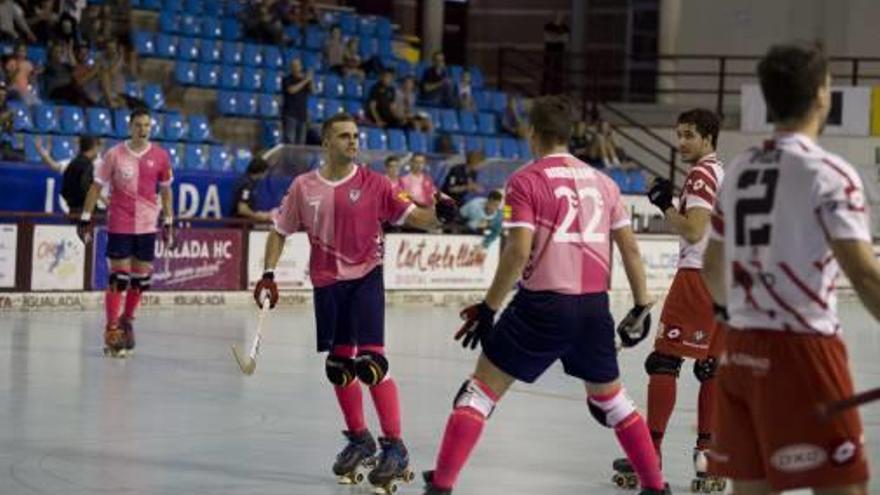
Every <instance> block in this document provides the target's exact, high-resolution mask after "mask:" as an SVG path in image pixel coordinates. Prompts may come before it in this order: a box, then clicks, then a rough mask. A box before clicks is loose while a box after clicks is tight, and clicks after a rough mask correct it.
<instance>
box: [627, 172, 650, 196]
mask: <svg viewBox="0 0 880 495" xmlns="http://www.w3.org/2000/svg"><path fill="white" fill-rule="evenodd" d="M626 175H627V182H628V183H629V193H630V194H645V192H646V191H647V187H648V185H647V181H646V180H645V174H644V173H642V171H641V170H638V169H633V170H630V171H629V172H627V174H626Z"/></svg>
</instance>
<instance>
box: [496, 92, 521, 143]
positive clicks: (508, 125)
mask: <svg viewBox="0 0 880 495" xmlns="http://www.w3.org/2000/svg"><path fill="white" fill-rule="evenodd" d="M525 129H526V122H525V119H524V118H523V116H522V115H521V114H520V111H519V105H518V99H517V98H516V97H515V96H514V95H509V96H508V97H507V105H506V106H505V107H504V114H502V115H501V130H502V131H504V132H506V133H507V134H510V135H511V136H513V137H516V138H524V137H525Z"/></svg>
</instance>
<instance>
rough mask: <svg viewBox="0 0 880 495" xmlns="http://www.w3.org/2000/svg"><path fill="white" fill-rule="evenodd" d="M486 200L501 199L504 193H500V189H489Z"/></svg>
mask: <svg viewBox="0 0 880 495" xmlns="http://www.w3.org/2000/svg"><path fill="white" fill-rule="evenodd" d="M486 199H487V200H488V201H501V200H502V199H504V195H502V194H501V191H496V190H492V191H489V195H488V196H486Z"/></svg>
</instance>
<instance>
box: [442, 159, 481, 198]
mask: <svg viewBox="0 0 880 495" xmlns="http://www.w3.org/2000/svg"><path fill="white" fill-rule="evenodd" d="M482 163H483V153H482V152H480V151H471V152H470V153H468V154H467V157H466V159H465V162H464V163H462V164H460V165H456V166H454V167H452V168H450V169H449V173H447V174H446V180H444V181H443V187H442V188H441V190H442V191H443V193H445V194H446V195H447V196H449V197H451V198H452V199H454V200H455V202H456V203H457V204H458V205H459V206H461V205H463V204H464V200H465V198H466V197H467V195H468V194H473V193H478V192H480V191H482V190H483V188H482V186H480V184H479V183H478V182H477V171H478V170H479V169H480V165H482Z"/></svg>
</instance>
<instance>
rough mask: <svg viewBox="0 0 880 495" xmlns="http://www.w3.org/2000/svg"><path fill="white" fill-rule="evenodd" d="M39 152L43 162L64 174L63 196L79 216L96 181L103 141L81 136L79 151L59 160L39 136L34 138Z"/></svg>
mask: <svg viewBox="0 0 880 495" xmlns="http://www.w3.org/2000/svg"><path fill="white" fill-rule="evenodd" d="M34 145H35V147H36V148H37V154H39V155H40V158H42V159H43V163H45V164H46V165H48V166H49V168H51V169H52V170H54V171H55V172H58V173H59V174H63V175H62V180H61V197H62V198H64V201H65V202H66V203H67V208H68V209H69V212H70V214H71V215H75V216H76V217H79V214H80V213H81V212H82V209H83V205H84V204H85V201H86V194H88V192H89V189H90V188H91V187H92V182H93V181H94V179H93V178H94V175H95V167H96V166H97V165H98V163H97V162H98V161H99V156H100V154H101V141H100V139H98V138H96V137H94V136H80V137H79V153H78V154H77V155H76V156H75V157H74V158H73V160H70V161H69V162H59V161H56V160H55V159H54V158H52V155H50V154H49V152H48V151H47V150H46V148H45V147H43V143H42V142H41V141H40V139H39V138H37V139H35V140H34Z"/></svg>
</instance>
